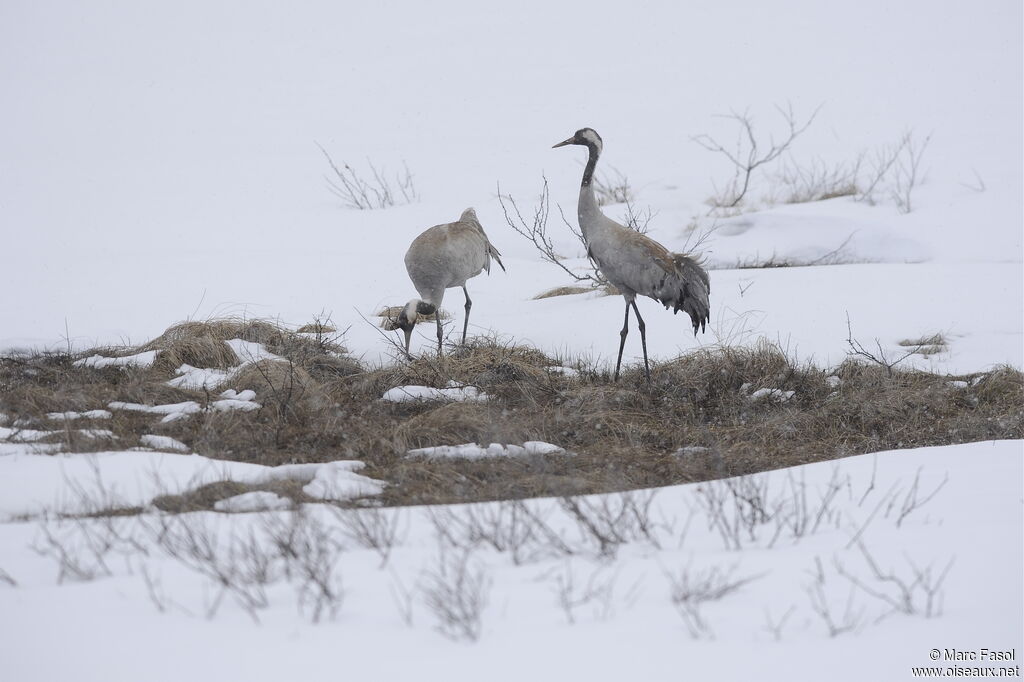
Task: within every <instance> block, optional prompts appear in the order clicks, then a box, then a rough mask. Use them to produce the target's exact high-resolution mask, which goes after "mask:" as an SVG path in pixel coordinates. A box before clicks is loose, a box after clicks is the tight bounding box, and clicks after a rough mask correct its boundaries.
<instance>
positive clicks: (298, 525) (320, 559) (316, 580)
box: [264, 507, 345, 623]
mask: <svg viewBox="0 0 1024 682" xmlns="http://www.w3.org/2000/svg"><path fill="white" fill-rule="evenodd" d="M264 530H265V532H266V534H267V536H268V538H269V539H270V541H271V543H272V545H273V546H274V547H275V548H276V550H277V554H278V556H280V557H281V558H282V559H283V560H284V563H285V574H286V575H287V576H288V577H289V578H291V579H292V580H293V581H294V582H295V585H296V596H297V598H298V606H299V611H300V612H302V613H303V614H304V615H306V617H308V618H309V619H310V620H311V621H312V622H313V623H318V622H320V619H321V618H322V617H324V616H327V617H329V618H334V617H335V616H336V615H337V613H338V610H339V609H340V608H341V604H342V602H343V601H344V598H345V592H344V589H343V587H342V584H341V579H340V577H339V576H338V575H337V565H338V560H339V558H340V556H341V552H342V546H341V544H340V543H339V542H337V541H336V540H335V539H334V537H333V534H332V533H331V529H330V528H329V527H327V526H326V525H324V524H323V523H321V522H320V521H319V520H318V519H317V518H316V516H314V515H312V514H310V513H309V512H307V511H306V510H305V509H304V508H302V507H299V508H298V509H296V510H295V511H292V512H289V513H288V514H287V515H286V517H285V519H284V520H281V518H280V517H274V516H265V517H264Z"/></svg>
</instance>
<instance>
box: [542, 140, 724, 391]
mask: <svg viewBox="0 0 1024 682" xmlns="http://www.w3.org/2000/svg"><path fill="white" fill-rule="evenodd" d="M567 144H578V145H583V146H584V147H586V148H587V149H588V150H589V151H590V158H589V159H588V160H587V167H586V168H585V169H584V171H583V184H582V185H581V186H580V202H579V208H578V216H579V222H580V230H582V232H583V238H584V240H586V243H587V256H588V257H590V258H591V259H592V260H593V261H594V262H595V263H596V264H597V267H598V268H599V269H600V270H601V273H602V274H603V275H604V276H605V278H606V279H607V280H608V281H609V282H610V283H611V284H612V285H614V286H615V288H616V289H618V290H619V291H620V292H621V293H622V296H623V298H625V299H626V319H625V321H624V322H623V324H622V331H621V332H619V336H620V339H621V340H620V341H619V357H618V360H616V361H615V381H618V380H619V367H620V366H621V365H622V349H623V347H624V346H625V345H626V335H627V334H628V333H629V307H630V306H633V312H635V313H636V320H637V325H638V326H639V327H640V343H641V345H642V346H643V349H644V371H645V373H646V375H647V382H648V383H650V381H651V366H650V363H649V362H648V360H647V335H646V332H645V325H644V320H643V318H642V317H640V309H639V308H637V307H636V295H637V294H642V295H644V296H647V297H649V298H653V299H655V300H657V301H659V302H660V303H663V304H664V305H665V308H666V309H668V307H669V306H672V312H673V314H675V313H678V312H679V310H680V309H682V310H683V311H685V312H686V313H688V314H689V316H690V321H691V322H693V335H694V336H696V335H697V329H698V327H699V328H700V330H701V331H704V326H705V324H706V323H707V321H708V314H709V311H710V308H709V304H708V295H709V294H710V293H711V282H710V281H709V280H708V273H707V271H705V270H704V268H702V267H701V266H700V264H699V263H697V261H695V260H694V259H692V258H690V257H689V256H686V255H683V254H679V253H671V252H670V251H669V250H668V249H666V248H665V247H664V246H662V245H661V244H659V243H658V242H656V241H654V240H653V239H651V238H649V237H646V236H644V235H642V234H640V233H639V232H637V231H635V230H631V229H629V228H628V227H625V226H623V225H620V224H619V223H617V222H615V221H614V220H612V219H611V218H608V217H607V216H605V215H604V213H602V212H601V209H600V208H598V206H597V198H596V197H595V196H594V187H593V184H592V183H593V179H594V168H595V167H596V166H597V159H598V157H599V156H600V155H601V148H602V141H601V136H600V135H598V134H597V131H596V130H594V129H592V128H582V129H581V130H577V131H576V134H575V135H573V136H572V137H570V138H569V139H568V140H563V141H562V142H559V143H558V144H556V145H554V147H552V149H554V148H555V147H562V146H564V145H567Z"/></svg>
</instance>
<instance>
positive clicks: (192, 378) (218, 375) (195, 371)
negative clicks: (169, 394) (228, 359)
mask: <svg viewBox="0 0 1024 682" xmlns="http://www.w3.org/2000/svg"><path fill="white" fill-rule="evenodd" d="M174 372H175V374H177V375H178V376H176V377H174V378H173V379H171V380H169V381H167V382H166V384H167V385H168V386H174V387H175V388H183V389H185V390H188V391H202V390H211V391H212V390H213V389H215V388H217V387H219V386H220V385H221V384H223V383H224V382H225V381H227V380H228V379H229V378H230V377H231V375H232V372H231V371H228V370H224V369H202V368H199V367H193V366H192V365H182V366H181V367H179V368H178V369H176V370H174Z"/></svg>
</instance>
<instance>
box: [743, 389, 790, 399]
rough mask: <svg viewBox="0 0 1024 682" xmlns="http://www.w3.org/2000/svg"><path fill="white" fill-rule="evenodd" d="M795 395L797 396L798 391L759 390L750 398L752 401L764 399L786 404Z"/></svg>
mask: <svg viewBox="0 0 1024 682" xmlns="http://www.w3.org/2000/svg"><path fill="white" fill-rule="evenodd" d="M794 395H796V391H783V390H782V389H780V388H759V389H757V390H756V391H754V392H753V393H751V394H750V395H749V396H748V397H749V398H750V399H751V400H760V399H761V398H764V399H766V400H770V401H772V402H776V403H784V402H788V401H789V400H790V399H791V398H792V397H793V396H794Z"/></svg>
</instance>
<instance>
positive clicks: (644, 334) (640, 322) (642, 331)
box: [627, 300, 651, 384]
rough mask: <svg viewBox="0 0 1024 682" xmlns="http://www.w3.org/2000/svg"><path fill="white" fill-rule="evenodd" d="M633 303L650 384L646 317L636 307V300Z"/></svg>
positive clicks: (645, 369)
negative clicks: (641, 315)
mask: <svg viewBox="0 0 1024 682" xmlns="http://www.w3.org/2000/svg"><path fill="white" fill-rule="evenodd" d="M631 305H632V306H633V312H634V313H636V322H637V326H638V327H640V345H641V346H643V348H644V373H645V374H646V375H647V383H648V384H650V383H651V365H650V363H649V362H648V361H647V325H645V324H644V318H642V317H640V309H639V308H637V307H636V301H635V300H634V301H633V303H632V304H631ZM627 312H628V308H627Z"/></svg>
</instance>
